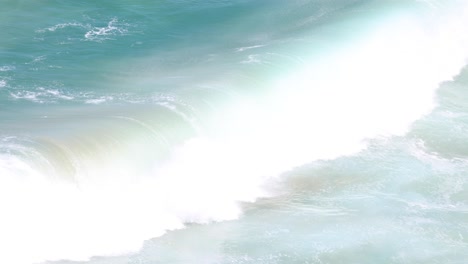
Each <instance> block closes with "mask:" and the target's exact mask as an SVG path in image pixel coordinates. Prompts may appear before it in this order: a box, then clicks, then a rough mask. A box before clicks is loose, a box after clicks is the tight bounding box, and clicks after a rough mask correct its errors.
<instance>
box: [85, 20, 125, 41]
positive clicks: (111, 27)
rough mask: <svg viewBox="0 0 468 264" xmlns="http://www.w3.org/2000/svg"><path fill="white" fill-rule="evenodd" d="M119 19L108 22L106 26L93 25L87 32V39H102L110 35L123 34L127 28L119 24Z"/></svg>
mask: <svg viewBox="0 0 468 264" xmlns="http://www.w3.org/2000/svg"><path fill="white" fill-rule="evenodd" d="M117 24H118V20H117V19H116V18H114V19H112V20H111V21H109V23H107V26H106V27H93V28H92V29H90V30H89V31H88V32H86V34H85V38H86V39H87V40H92V41H102V40H105V39H109V37H108V36H115V35H123V34H125V33H127V29H125V28H123V27H119V26H117Z"/></svg>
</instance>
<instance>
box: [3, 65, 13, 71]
mask: <svg viewBox="0 0 468 264" xmlns="http://www.w3.org/2000/svg"><path fill="white" fill-rule="evenodd" d="M14 69H15V67H14V66H1V67H0V72H6V71H12V70H14Z"/></svg>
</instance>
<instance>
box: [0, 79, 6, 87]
mask: <svg viewBox="0 0 468 264" xmlns="http://www.w3.org/2000/svg"><path fill="white" fill-rule="evenodd" d="M6 85H7V82H6V81H5V80H0V88H3V87H5V86H6Z"/></svg>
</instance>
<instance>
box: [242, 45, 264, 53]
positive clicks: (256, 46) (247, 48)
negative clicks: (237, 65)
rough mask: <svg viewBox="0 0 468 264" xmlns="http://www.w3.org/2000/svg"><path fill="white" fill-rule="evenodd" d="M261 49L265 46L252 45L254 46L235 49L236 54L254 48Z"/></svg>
mask: <svg viewBox="0 0 468 264" xmlns="http://www.w3.org/2000/svg"><path fill="white" fill-rule="evenodd" d="M261 47H265V45H254V46H248V47H240V48H237V49H236V51H237V52H242V51H245V50H249V49H256V48H261Z"/></svg>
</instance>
